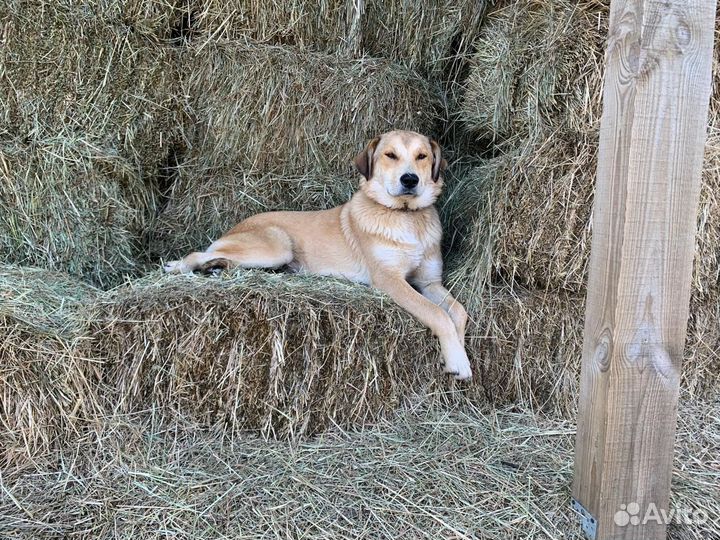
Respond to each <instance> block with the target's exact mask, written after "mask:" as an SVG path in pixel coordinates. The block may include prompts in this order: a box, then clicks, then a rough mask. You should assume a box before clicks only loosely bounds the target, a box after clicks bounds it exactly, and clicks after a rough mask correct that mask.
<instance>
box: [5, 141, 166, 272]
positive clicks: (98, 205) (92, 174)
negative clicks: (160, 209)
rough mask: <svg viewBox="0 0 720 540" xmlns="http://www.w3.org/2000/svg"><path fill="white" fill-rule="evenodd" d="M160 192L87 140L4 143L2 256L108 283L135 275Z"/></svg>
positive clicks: (138, 268)
mask: <svg viewBox="0 0 720 540" xmlns="http://www.w3.org/2000/svg"><path fill="white" fill-rule="evenodd" d="M156 196H157V194H156V193H153V191H152V190H151V189H150V188H148V186H146V185H145V184H144V183H143V182H142V180H141V179H140V178H139V177H138V176H137V173H136V170H135V169H134V168H133V167H132V166H131V165H130V164H129V163H128V162H127V160H125V159H123V158H122V157H120V156H118V155H117V154H115V153H112V152H108V151H107V150H106V149H103V148H98V147H96V146H94V145H93V143H91V142H89V141H88V140H86V139H70V138H57V139H45V140H37V141H35V142H34V143H33V144H31V145H24V144H15V143H10V144H1V143H0V256H2V257H3V260H4V261H5V262H13V263H17V264H24V265H33V266H42V267H45V268H49V269H56V270H65V271H68V272H70V273H71V274H73V275H75V276H78V277H82V278H84V279H87V280H89V281H90V282H92V283H94V284H97V285H102V286H109V285H113V284H116V283H118V282H119V281H121V280H122V279H124V277H123V276H125V275H126V274H137V273H138V272H139V270H140V269H141V267H142V263H141V262H140V260H141V258H142V256H143V253H144V248H143V246H142V245H141V238H142V235H143V233H144V231H145V229H146V228H147V227H148V226H149V224H150V223H151V222H152V220H153V214H154V212H155V204H156Z"/></svg>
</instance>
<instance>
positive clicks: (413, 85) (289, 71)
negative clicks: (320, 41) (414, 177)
mask: <svg viewBox="0 0 720 540" xmlns="http://www.w3.org/2000/svg"><path fill="white" fill-rule="evenodd" d="M181 66H182V71H183V72H184V73H185V76H184V78H183V88H184V93H185V94H186V96H187V98H186V100H187V101H186V107H187V109H188V112H189V114H190V115H191V116H192V117H193V121H194V126H193V128H192V129H190V130H189V133H188V135H187V136H188V141H189V144H190V146H191V149H192V150H191V152H190V155H189V158H190V159H189V163H188V164H187V166H192V167H195V168H197V169H198V170H199V171H202V173H203V174H213V173H216V172H219V171H221V170H223V169H227V168H228V167H233V166H236V167H238V168H241V169H242V170H243V171H245V172H246V173H248V174H257V173H260V174H268V173H275V174H282V175H303V174H307V173H308V172H310V171H322V172H326V173H328V172H329V173H336V174H337V173H345V172H347V171H349V170H350V163H351V160H352V158H353V157H354V156H355V154H357V153H358V152H359V151H360V150H361V149H362V147H363V146H364V144H365V143H366V141H367V140H369V139H371V138H372V137H374V136H376V135H378V134H380V133H383V132H385V131H389V130H391V129H414V130H416V131H420V132H423V133H432V127H433V124H434V122H435V120H436V118H437V116H436V112H435V111H436V109H437V106H438V104H439V97H438V95H437V93H436V92H435V91H434V89H433V88H432V87H431V86H430V85H429V84H428V83H427V82H426V81H425V80H423V79H421V78H420V77H418V76H417V75H415V74H414V73H412V72H411V71H408V70H406V69H404V68H401V67H399V66H397V65H394V64H391V63H389V62H387V61H383V60H376V59H372V58H361V59H357V60H348V59H344V58H342V57H340V56H336V55H328V54H323V53H312V52H308V51H300V50H298V49H293V48H289V47H276V46H270V45H262V44H259V43H250V42H234V43H226V44H222V45H219V44H218V45H213V44H207V45H199V46H195V47H194V48H191V49H188V50H187V51H186V52H185V53H184V54H183V56H182V58H181Z"/></svg>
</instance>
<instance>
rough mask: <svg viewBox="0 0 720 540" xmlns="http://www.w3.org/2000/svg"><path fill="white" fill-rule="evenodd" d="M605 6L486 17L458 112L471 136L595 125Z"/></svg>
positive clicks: (525, 4) (565, 5) (548, 6)
mask: <svg viewBox="0 0 720 540" xmlns="http://www.w3.org/2000/svg"><path fill="white" fill-rule="evenodd" d="M608 6H609V2H608V1H607V0H583V1H581V2H573V1H570V0H560V1H555V2H540V1H537V0H517V1H512V2H504V3H502V4H501V6H500V7H499V8H498V9H496V10H495V11H493V12H492V13H490V14H488V16H487V18H486V21H485V23H484V24H483V26H482V28H481V29H480V35H479V37H478V39H477V41H476V42H475V50H476V51H477V52H476V53H475V55H474V56H473V58H472V61H471V63H470V72H469V76H468V78H467V80H466V81H465V87H466V88H465V96H464V99H463V103H462V105H461V110H460V112H459V115H460V117H461V119H462V122H463V124H464V126H465V128H466V129H467V130H468V131H469V132H470V133H471V134H472V136H474V137H476V138H478V139H490V140H504V139H511V138H516V137H517V138H521V139H522V138H525V137H533V138H535V137H538V136H543V135H544V136H547V135H548V134H549V133H552V132H553V131H556V130H562V131H567V130H580V131H583V130H585V129H586V128H587V126H588V125H596V124H597V123H598V121H599V119H600V113H601V105H600V102H601V100H600V88H601V84H602V66H603V50H604V43H605V37H606V36H607V21H608V12H609V9H608Z"/></svg>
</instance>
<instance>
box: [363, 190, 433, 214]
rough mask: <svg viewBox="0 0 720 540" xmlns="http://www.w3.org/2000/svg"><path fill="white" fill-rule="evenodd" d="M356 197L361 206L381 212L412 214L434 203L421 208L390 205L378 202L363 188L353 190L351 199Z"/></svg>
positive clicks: (426, 209)
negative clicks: (353, 193)
mask: <svg viewBox="0 0 720 540" xmlns="http://www.w3.org/2000/svg"><path fill="white" fill-rule="evenodd" d="M355 198H357V199H358V200H359V201H360V202H361V203H362V204H363V206H368V207H372V208H374V209H375V210H377V211H382V212H399V213H402V214H413V213H423V212H425V211H428V210H430V209H431V208H433V207H434V205H432V204H431V205H430V206H423V207H421V208H410V207H409V206H408V205H407V204H406V205H405V206H404V207H394V208H393V207H390V206H386V205H384V204H382V203H379V202H378V201H376V200H375V199H373V198H372V197H370V196H369V195H368V194H367V193H365V191H364V190H362V189H360V190H359V191H357V192H355V195H353V199H355Z"/></svg>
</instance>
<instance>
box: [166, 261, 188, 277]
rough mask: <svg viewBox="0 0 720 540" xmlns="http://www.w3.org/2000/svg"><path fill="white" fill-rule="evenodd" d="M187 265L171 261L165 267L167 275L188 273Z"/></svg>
mask: <svg viewBox="0 0 720 540" xmlns="http://www.w3.org/2000/svg"><path fill="white" fill-rule="evenodd" d="M185 267H186V265H185V263H183V262H182V261H170V262H169V263H167V264H165V265H164V266H163V270H165V273H166V274H183V273H186V272H187V269H186V268H185Z"/></svg>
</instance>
